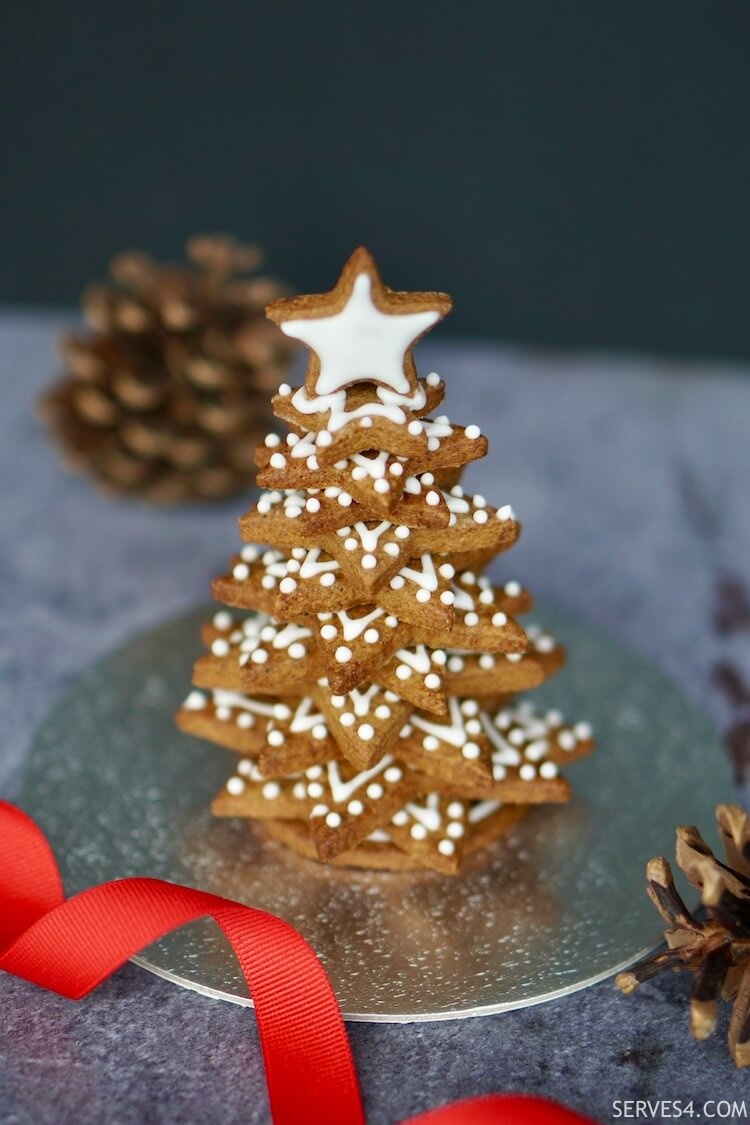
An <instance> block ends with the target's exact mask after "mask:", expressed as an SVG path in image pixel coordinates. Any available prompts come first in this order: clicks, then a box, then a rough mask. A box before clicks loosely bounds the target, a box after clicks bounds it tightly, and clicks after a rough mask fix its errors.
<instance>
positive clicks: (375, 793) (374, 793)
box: [367, 781, 383, 801]
mask: <svg viewBox="0 0 750 1125" xmlns="http://www.w3.org/2000/svg"><path fill="white" fill-rule="evenodd" d="M367 796H368V797H369V798H370V800H372V801H378V800H380V798H381V797H382V796H383V786H382V785H378V783H377V781H374V782H373V783H372V785H368V786H367Z"/></svg>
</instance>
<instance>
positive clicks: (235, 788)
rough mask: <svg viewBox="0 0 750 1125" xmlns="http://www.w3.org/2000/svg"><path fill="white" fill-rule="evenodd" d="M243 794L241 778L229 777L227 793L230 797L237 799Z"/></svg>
mask: <svg viewBox="0 0 750 1125" xmlns="http://www.w3.org/2000/svg"><path fill="white" fill-rule="evenodd" d="M244 792H245V782H244V781H243V780H242V778H241V777H230V778H229V781H228V782H227V793H229V794H231V796H232V797H239V796H240V794H241V793H244Z"/></svg>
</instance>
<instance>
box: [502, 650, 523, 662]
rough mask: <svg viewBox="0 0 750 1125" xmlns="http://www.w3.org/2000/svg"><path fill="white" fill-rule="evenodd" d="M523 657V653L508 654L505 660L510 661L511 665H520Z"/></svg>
mask: <svg viewBox="0 0 750 1125" xmlns="http://www.w3.org/2000/svg"><path fill="white" fill-rule="evenodd" d="M522 656H523V653H521V652H506V654H505V659H506V660H507V661H508V663H509V664H518V661H519V660H520V659H521V657H522Z"/></svg>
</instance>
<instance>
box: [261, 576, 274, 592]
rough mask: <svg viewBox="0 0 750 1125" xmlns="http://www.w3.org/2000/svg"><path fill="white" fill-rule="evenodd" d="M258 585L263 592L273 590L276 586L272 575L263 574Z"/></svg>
mask: <svg viewBox="0 0 750 1125" xmlns="http://www.w3.org/2000/svg"><path fill="white" fill-rule="evenodd" d="M260 584H261V586H262V587H263V589H264V590H273V589H274V587H275V586H276V579H275V578H274V576H273V575H272V574H264V575H263V577H262V578H261V580H260Z"/></svg>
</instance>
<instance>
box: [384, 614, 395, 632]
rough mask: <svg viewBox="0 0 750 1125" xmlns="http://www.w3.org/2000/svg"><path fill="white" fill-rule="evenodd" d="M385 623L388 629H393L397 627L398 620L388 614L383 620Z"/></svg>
mask: <svg viewBox="0 0 750 1125" xmlns="http://www.w3.org/2000/svg"><path fill="white" fill-rule="evenodd" d="M385 623H386V625H387V626H388V628H389V629H395V628H396V626H397V625H398V618H397V617H394V616H393V614H392V613H389V614H388V616H387V617H386V619H385Z"/></svg>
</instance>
